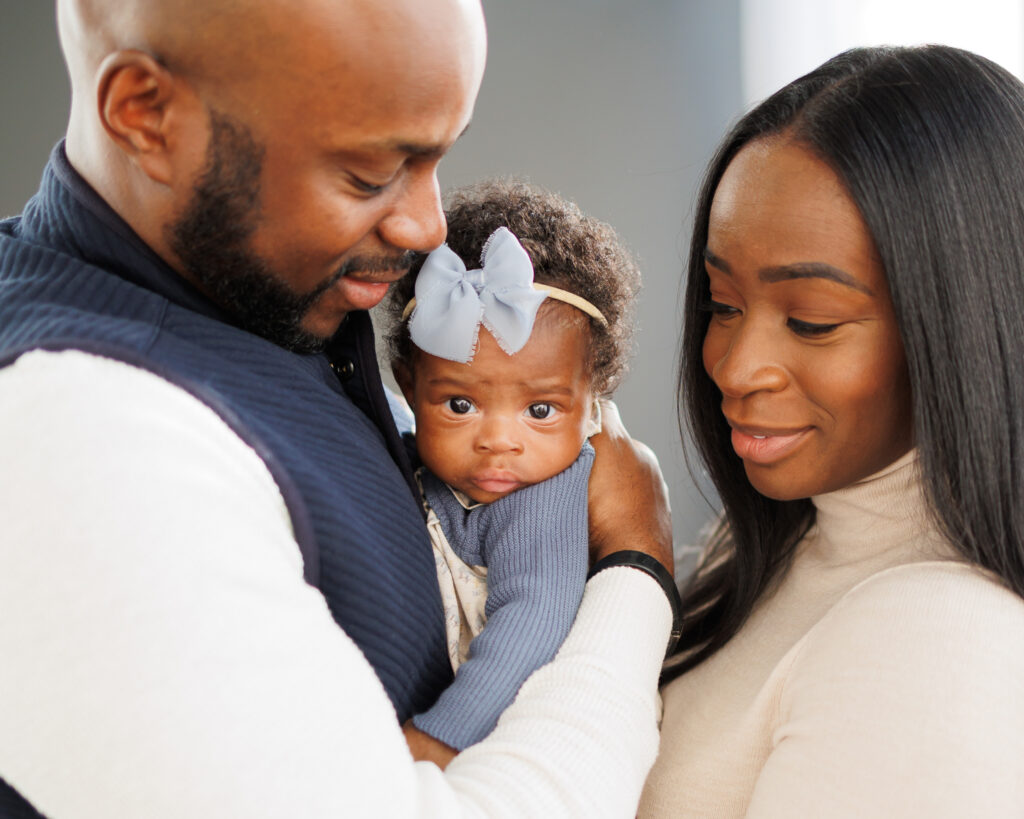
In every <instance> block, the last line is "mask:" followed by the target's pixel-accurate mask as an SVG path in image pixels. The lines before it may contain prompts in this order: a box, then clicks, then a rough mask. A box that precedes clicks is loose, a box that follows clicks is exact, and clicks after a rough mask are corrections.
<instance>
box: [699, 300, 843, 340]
mask: <svg viewBox="0 0 1024 819" xmlns="http://www.w3.org/2000/svg"><path fill="white" fill-rule="evenodd" d="M701 310H702V311H704V312H707V313H711V315H712V316H714V317H715V318H717V319H719V320H720V321H724V320H727V319H731V318H733V317H735V316H738V315H740V314H741V312H742V311H741V310H740V309H739V308H738V307H732V306H731V305H728V304H726V303H725V302H721V301H715V300H714V299H709V300H708V301H706V302H704V304H702V305H701ZM786 326H787V327H788V328H789V330H790V331H791V332H793V333H795V334H796V335H798V336H803V337H804V338H820V337H821V336H827V335H828V334H829V333H832V332H834V331H835V330H837V329H838V328H839V327H840V326H841V322H835V323H830V324H826V323H819V322H811V321H802V320H800V319H797V318H792V317H789V318H787V319H786Z"/></svg>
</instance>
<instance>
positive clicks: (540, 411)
mask: <svg viewBox="0 0 1024 819" xmlns="http://www.w3.org/2000/svg"><path fill="white" fill-rule="evenodd" d="M526 411H527V413H529V415H530V417H531V418H535V419H536V420H538V421H543V420H544V419H546V418H550V417H551V416H552V415H554V414H555V408H554V407H553V406H551V405H550V404H548V403H546V402H541V403H539V404H530V406H529V407H528V408H527V410H526Z"/></svg>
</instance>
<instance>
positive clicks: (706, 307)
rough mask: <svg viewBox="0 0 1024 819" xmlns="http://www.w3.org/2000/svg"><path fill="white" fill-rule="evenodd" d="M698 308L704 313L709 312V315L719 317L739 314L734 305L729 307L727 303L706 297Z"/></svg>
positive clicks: (730, 316)
mask: <svg viewBox="0 0 1024 819" xmlns="http://www.w3.org/2000/svg"><path fill="white" fill-rule="evenodd" d="M700 309H701V310H703V311H704V312H705V313H711V315H713V316H718V317H719V318H732V317H733V316H736V315H739V312H740V311H739V310H737V309H736V308H735V307H730V306H729V305H728V304H725V303H724V302H721V301H715V300H714V299H708V300H707V301H706V302H704V303H703V304H702V305H701V306H700Z"/></svg>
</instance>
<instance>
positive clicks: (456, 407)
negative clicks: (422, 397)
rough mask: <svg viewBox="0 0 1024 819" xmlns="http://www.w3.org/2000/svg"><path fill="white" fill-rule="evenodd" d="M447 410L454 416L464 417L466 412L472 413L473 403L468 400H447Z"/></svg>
mask: <svg viewBox="0 0 1024 819" xmlns="http://www.w3.org/2000/svg"><path fill="white" fill-rule="evenodd" d="M448 409H450V410H451V411H452V412H454V413H455V414H456V415H465V414H466V413H467V412H472V411H473V402H472V401H470V400H469V399H468V398H449V399H448Z"/></svg>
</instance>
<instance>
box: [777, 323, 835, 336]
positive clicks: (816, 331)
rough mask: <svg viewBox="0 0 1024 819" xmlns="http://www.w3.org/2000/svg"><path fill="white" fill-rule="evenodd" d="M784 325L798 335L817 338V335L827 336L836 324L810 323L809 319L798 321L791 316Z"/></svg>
mask: <svg viewBox="0 0 1024 819" xmlns="http://www.w3.org/2000/svg"><path fill="white" fill-rule="evenodd" d="M786 326H787V327H789V329H790V330H792V331H793V332H794V333H796V334H797V335H798V336H804V337H806V338H817V337H819V336H827V335H828V334H829V333H831V332H832V331H833V330H835V329H836V328H837V327H838V326H839V325H838V324H812V323H811V322H809V321H800V319H795V318H791V319H789V320H787V321H786Z"/></svg>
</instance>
